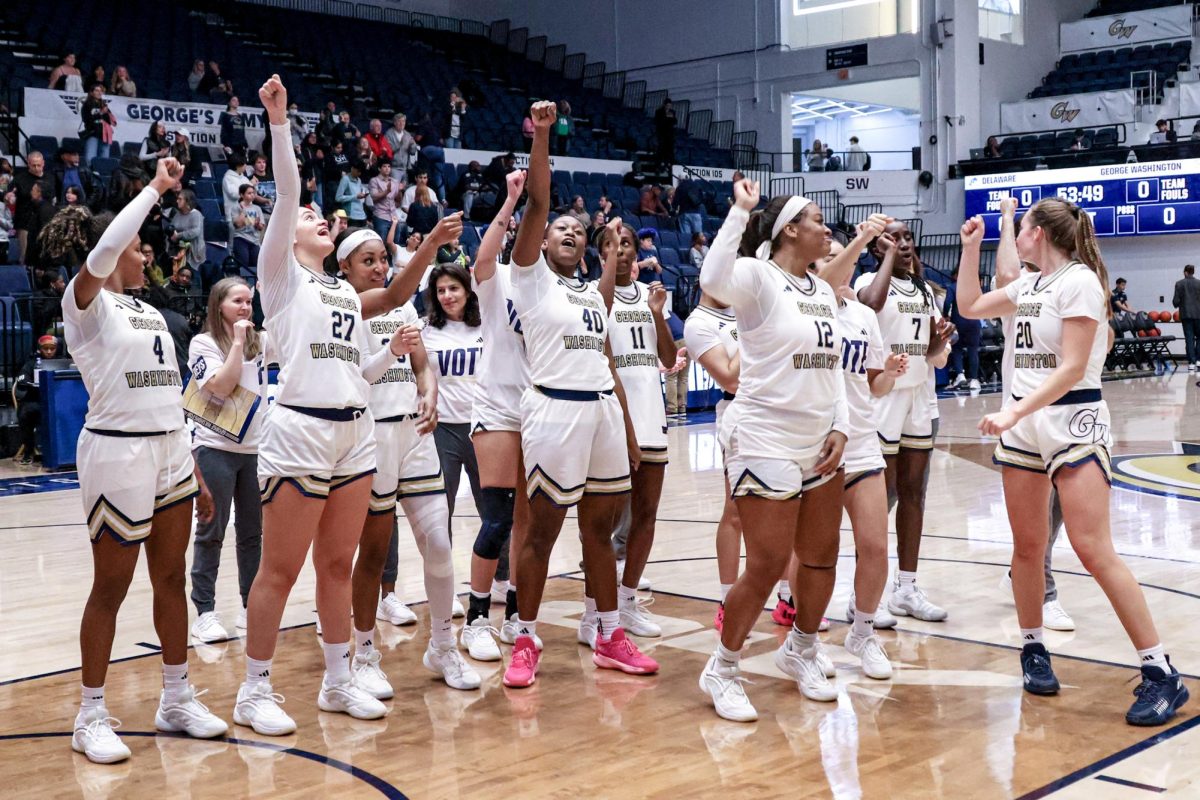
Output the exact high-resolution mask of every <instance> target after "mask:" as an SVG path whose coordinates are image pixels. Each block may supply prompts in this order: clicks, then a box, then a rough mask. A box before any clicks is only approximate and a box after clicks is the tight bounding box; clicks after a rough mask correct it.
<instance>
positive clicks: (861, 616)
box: [850, 603, 875, 639]
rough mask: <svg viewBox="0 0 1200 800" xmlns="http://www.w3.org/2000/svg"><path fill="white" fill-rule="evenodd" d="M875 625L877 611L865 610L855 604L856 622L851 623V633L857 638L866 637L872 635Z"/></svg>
mask: <svg viewBox="0 0 1200 800" xmlns="http://www.w3.org/2000/svg"><path fill="white" fill-rule="evenodd" d="M874 627H875V611H874V610H871V611H863V610H862V609H861V608H859V607H858V604H857V603H855V604H854V622H852V623H850V635H851V636H853V637H855V638H856V639H865V638H867V637H868V636H870V635H871V632H872V630H873V629H874Z"/></svg>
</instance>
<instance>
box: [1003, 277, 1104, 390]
mask: <svg viewBox="0 0 1200 800" xmlns="http://www.w3.org/2000/svg"><path fill="white" fill-rule="evenodd" d="M1004 291H1005V292H1006V293H1007V294H1008V297H1009V299H1010V300H1012V301H1013V302H1014V303H1016V304H1017V313H1016V315H1015V317H1014V319H1013V328H1014V335H1013V366H1014V369H1013V376H1012V393H1013V395H1014V396H1015V397H1026V396H1028V395H1029V394H1030V393H1032V392H1033V391H1034V390H1036V389H1037V388H1038V387H1039V386H1041V385H1042V384H1043V383H1045V381H1046V379H1047V378H1048V377H1050V374H1051V373H1052V372H1054V371H1055V370H1056V369H1058V367H1059V366H1060V365H1061V364H1062V356H1063V348H1062V344H1063V320H1065V319H1071V318H1072V317H1087V318H1089V319H1094V320H1096V322H1097V323H1098V324H1097V325H1096V335H1095V337H1093V339H1092V349H1091V353H1090V354H1089V355H1088V363H1087V370H1086V371H1085V372H1084V376H1083V378H1082V379H1081V380H1080V381H1079V383H1077V384H1075V385H1074V386H1072V387H1071V389H1099V388H1100V373H1101V372H1103V371H1104V358H1105V356H1106V355H1107V352H1108V331H1107V330H1106V327H1105V326H1106V325H1107V324H1108V297H1107V291H1106V289H1105V288H1104V287H1103V286H1101V285H1100V280H1099V278H1097V277H1096V273H1094V272H1092V270H1091V269H1090V268H1088V267H1087V265H1085V264H1081V263H1079V262H1078V261H1073V262H1071V263H1069V264H1067V265H1065V266H1063V267H1060V268H1059V269H1057V270H1055V271H1054V272H1053V273H1051V274H1049V275H1046V274H1045V273H1037V274H1030V275H1028V276H1026V277H1025V278H1023V279H1021V280H1020V281H1016V282H1014V283H1010V284H1009V285H1008V286H1006V287H1004Z"/></svg>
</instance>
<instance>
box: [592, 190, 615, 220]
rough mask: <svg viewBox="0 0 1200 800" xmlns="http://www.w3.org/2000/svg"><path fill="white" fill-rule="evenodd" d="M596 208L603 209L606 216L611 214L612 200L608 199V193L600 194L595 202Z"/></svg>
mask: <svg viewBox="0 0 1200 800" xmlns="http://www.w3.org/2000/svg"><path fill="white" fill-rule="evenodd" d="M596 209H597V210H598V211H603V212H604V216H605V217H606V218H607V217H611V216H612V213H613V203H612V200H609V199H608V195H606V194H602V195H600V200H599V201H598V202H597V203H596Z"/></svg>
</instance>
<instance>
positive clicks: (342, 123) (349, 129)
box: [329, 111, 362, 153]
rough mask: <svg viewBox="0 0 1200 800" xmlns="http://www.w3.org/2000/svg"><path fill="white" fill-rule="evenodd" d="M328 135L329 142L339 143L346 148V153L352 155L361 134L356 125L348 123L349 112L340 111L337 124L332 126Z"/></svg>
mask: <svg viewBox="0 0 1200 800" xmlns="http://www.w3.org/2000/svg"><path fill="white" fill-rule="evenodd" d="M329 135H330V139H331V141H335V142H336V141H341V142H342V143H343V144H344V145H345V146H346V152H347V153H353V152H355V148H357V147H358V140H359V139H360V138H361V137H362V132H361V131H359V129H358V126H357V125H355V124H354V123H353V122H351V121H350V112H349V111H342V113H341V114H339V115H338V121H337V124H336V125H334V126H333V130H332V131H330V134H329Z"/></svg>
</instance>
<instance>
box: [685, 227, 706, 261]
mask: <svg viewBox="0 0 1200 800" xmlns="http://www.w3.org/2000/svg"><path fill="white" fill-rule="evenodd" d="M688 257H689V258H690V259H691V262H692V266H693V267H695V268H696V269H700V268H701V267H703V266H704V259H705V258H707V257H708V237H706V236H705V235H704V231H696V232H695V233H693V234H692V249H691V250H689V251H688Z"/></svg>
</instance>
